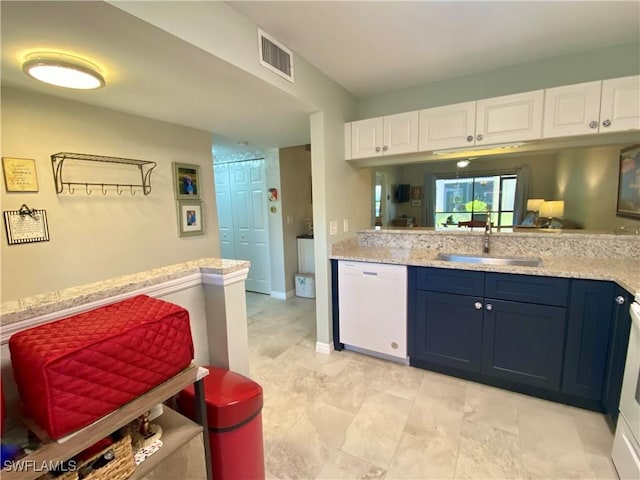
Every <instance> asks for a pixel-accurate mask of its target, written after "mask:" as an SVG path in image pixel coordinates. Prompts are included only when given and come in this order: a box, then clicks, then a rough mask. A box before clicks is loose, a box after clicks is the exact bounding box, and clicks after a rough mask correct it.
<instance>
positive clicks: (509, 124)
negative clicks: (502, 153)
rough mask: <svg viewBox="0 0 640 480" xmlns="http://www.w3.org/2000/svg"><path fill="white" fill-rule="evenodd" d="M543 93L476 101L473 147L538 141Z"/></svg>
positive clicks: (540, 135)
mask: <svg viewBox="0 0 640 480" xmlns="http://www.w3.org/2000/svg"><path fill="white" fill-rule="evenodd" d="M543 106H544V90H537V91H535V92H526V93H518V94H515V95H507V96H504V97H496V98H488V99H485V100H478V102H477V103H476V145H489V144H494V143H505V142H517V141H521V140H534V139H539V138H541V137H542V109H543Z"/></svg>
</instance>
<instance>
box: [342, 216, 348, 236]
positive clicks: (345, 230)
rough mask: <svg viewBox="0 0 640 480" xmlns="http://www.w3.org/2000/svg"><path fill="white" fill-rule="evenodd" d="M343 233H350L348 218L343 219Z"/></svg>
mask: <svg viewBox="0 0 640 480" xmlns="http://www.w3.org/2000/svg"><path fill="white" fill-rule="evenodd" d="M342 231H343V232H345V233H346V232H348V231H349V219H348V218H344V219H342Z"/></svg>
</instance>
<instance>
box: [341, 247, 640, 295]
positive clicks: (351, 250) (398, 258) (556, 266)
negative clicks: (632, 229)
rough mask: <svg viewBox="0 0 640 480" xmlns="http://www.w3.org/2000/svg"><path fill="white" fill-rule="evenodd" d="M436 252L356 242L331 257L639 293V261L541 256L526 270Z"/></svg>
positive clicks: (526, 267)
mask: <svg viewBox="0 0 640 480" xmlns="http://www.w3.org/2000/svg"><path fill="white" fill-rule="evenodd" d="M439 253H440V250H438V249H429V248H389V247H371V246H363V245H359V244H358V243H357V242H343V243H342V244H341V245H340V246H339V248H338V249H333V250H332V253H331V258H333V259H336V260H354V261H362V262H375V263H391V264H397V265H412V266H421V267H437V268H452V269H458V270H479V271H484V272H501V273H516V274H528V275H541V276H550V277H564V278H583V279H590V280H609V281H614V282H616V283H618V284H619V285H620V286H621V287H622V288H624V289H626V290H628V291H629V292H631V293H634V294H635V293H636V292H640V260H637V259H630V258H603V257H593V258H592V257H585V256H576V257H571V256H561V257H560V256H558V257H554V256H541V257H540V259H541V260H542V264H541V265H540V266H537V267H528V266H513V265H487V264H477V263H476V264H474V263H463V262H451V261H442V260H438V259H437V257H438V254H439ZM488 256H491V255H488ZM496 256H500V255H496ZM529 256H537V255H535V254H534V255H529Z"/></svg>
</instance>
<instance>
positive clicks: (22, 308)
mask: <svg viewBox="0 0 640 480" xmlns="http://www.w3.org/2000/svg"><path fill="white" fill-rule="evenodd" d="M249 265H250V264H249V262H247V261H244V260H227V259H222V258H201V259H198V260H192V261H189V262H184V263H178V264H175V265H169V266H166V267H160V268H155V269H152V270H148V271H145V272H139V273H133V274H129V275H123V276H120V277H115V278H110V279H108V280H103V281H98V282H94V283H90V284H86V285H80V286H77V287H70V288H65V289H61V290H57V291H53V292H47V293H42V294H38V295H33V296H30V297H24V298H18V299H16V300H8V301H5V302H2V304H1V306H0V325H3V326H6V325H9V324H12V323H16V322H20V321H24V320H27V319H30V318H34V317H38V316H41V315H47V314H50V313H54V312H57V311H61V310H65V309H68V308H72V307H76V306H78V305H82V304H86V303H91V302H97V301H100V300H103V299H105V298H109V297H113V296H116V295H122V294H127V293H130V292H134V291H136V290H140V289H144V288H148V287H153V286H154V285H159V284H162V283H164V282H168V281H171V280H175V279H178V278H182V277H187V276H189V275H194V274H198V273H207V274H217V275H223V276H224V275H228V274H231V273H234V272H237V271H240V270H243V269H248V268H249Z"/></svg>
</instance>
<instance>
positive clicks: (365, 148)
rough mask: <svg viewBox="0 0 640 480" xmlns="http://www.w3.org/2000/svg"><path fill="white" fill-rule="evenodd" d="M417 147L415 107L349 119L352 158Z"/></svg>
mask: <svg viewBox="0 0 640 480" xmlns="http://www.w3.org/2000/svg"><path fill="white" fill-rule="evenodd" d="M417 151H418V112H417V111H415V112H407V113H398V114H396V115H387V116H386V117H378V118H370V119H367V120H359V121H357V122H352V123H351V158H352V159H356V158H367V157H377V156H380V155H398V154H401V153H412V152H417Z"/></svg>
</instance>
